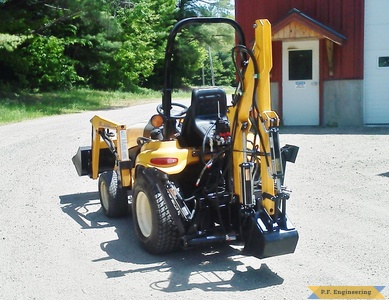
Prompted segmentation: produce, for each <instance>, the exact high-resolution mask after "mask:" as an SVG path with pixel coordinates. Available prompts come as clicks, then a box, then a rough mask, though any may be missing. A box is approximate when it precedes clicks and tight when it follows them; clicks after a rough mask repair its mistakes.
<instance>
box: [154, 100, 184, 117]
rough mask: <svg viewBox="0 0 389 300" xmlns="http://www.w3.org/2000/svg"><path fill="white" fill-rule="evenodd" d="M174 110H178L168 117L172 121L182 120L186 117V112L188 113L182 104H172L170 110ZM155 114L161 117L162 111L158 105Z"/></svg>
mask: <svg viewBox="0 0 389 300" xmlns="http://www.w3.org/2000/svg"><path fill="white" fill-rule="evenodd" d="M174 108H179V111H177V112H175V113H173V114H170V117H171V118H172V119H181V118H184V117H185V115H186V112H187V111H188V107H187V106H186V105H184V104H181V103H172V104H171V110H174ZM157 112H158V113H159V114H161V115H163V114H164V113H163V109H162V104H159V105H158V106H157Z"/></svg>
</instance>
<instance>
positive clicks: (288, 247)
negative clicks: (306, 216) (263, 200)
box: [243, 213, 299, 258]
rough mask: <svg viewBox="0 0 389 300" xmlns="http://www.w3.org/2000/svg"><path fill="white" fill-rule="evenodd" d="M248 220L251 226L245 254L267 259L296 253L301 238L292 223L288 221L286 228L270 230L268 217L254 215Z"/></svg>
mask: <svg viewBox="0 0 389 300" xmlns="http://www.w3.org/2000/svg"><path fill="white" fill-rule="evenodd" d="M262 218H263V219H265V221H264V220H262ZM248 219H249V223H250V224H249V226H248V228H247V230H248V231H247V237H246V243H245V247H244V250H243V252H244V253H245V254H247V255H252V256H255V257H258V258H266V257H272V256H278V255H284V254H289V253H293V252H294V250H295V249H296V245H297V241H298V238H299V236H298V232H297V230H296V228H294V226H293V224H292V223H291V222H290V221H288V220H287V221H286V226H278V227H275V228H272V229H271V230H269V229H268V227H267V226H266V225H265V224H267V222H266V221H267V220H266V217H264V216H263V215H262V216H261V214H260V213H254V214H252V215H251V216H250V217H249V218H248Z"/></svg>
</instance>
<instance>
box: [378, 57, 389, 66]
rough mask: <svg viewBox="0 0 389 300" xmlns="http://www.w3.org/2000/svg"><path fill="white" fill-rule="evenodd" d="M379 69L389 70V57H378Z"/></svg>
mask: <svg viewBox="0 0 389 300" xmlns="http://www.w3.org/2000/svg"><path fill="white" fill-rule="evenodd" d="M378 68H389V56H380V57H378Z"/></svg>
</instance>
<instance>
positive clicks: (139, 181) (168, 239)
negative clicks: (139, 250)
mask: <svg viewBox="0 0 389 300" xmlns="http://www.w3.org/2000/svg"><path fill="white" fill-rule="evenodd" d="M132 199H133V200H132V214H133V219H134V224H135V232H136V234H137V236H138V239H139V241H140V244H141V245H142V247H143V248H144V249H146V251H148V252H150V253H152V254H162V253H168V252H172V251H174V250H176V249H177V248H178V245H179V238H180V234H179V231H178V229H177V227H176V225H175V224H174V221H173V219H172V216H171V214H170V212H169V209H168V208H167V206H166V203H165V200H164V199H163V196H162V195H161V193H159V192H158V189H157V187H156V185H155V183H150V182H149V181H148V180H147V179H146V178H145V177H144V175H143V174H141V173H139V174H138V176H137V178H136V180H135V185H134V194H133V198H132Z"/></svg>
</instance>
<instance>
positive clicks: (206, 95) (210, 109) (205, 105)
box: [179, 88, 227, 147]
mask: <svg viewBox="0 0 389 300" xmlns="http://www.w3.org/2000/svg"><path fill="white" fill-rule="evenodd" d="M218 117H220V118H222V119H225V120H227V97H226V93H225V92H224V90H223V89H221V88H201V89H194V90H193V91H192V99H191V105H190V107H189V109H188V111H187V113H186V117H185V119H184V121H183V124H182V130H181V135H180V138H179V142H180V145H181V146H182V147H201V145H202V143H203V139H204V137H205V135H206V134H207V133H209V131H210V130H212V129H214V126H215V122H216V120H217V118H218Z"/></svg>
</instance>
